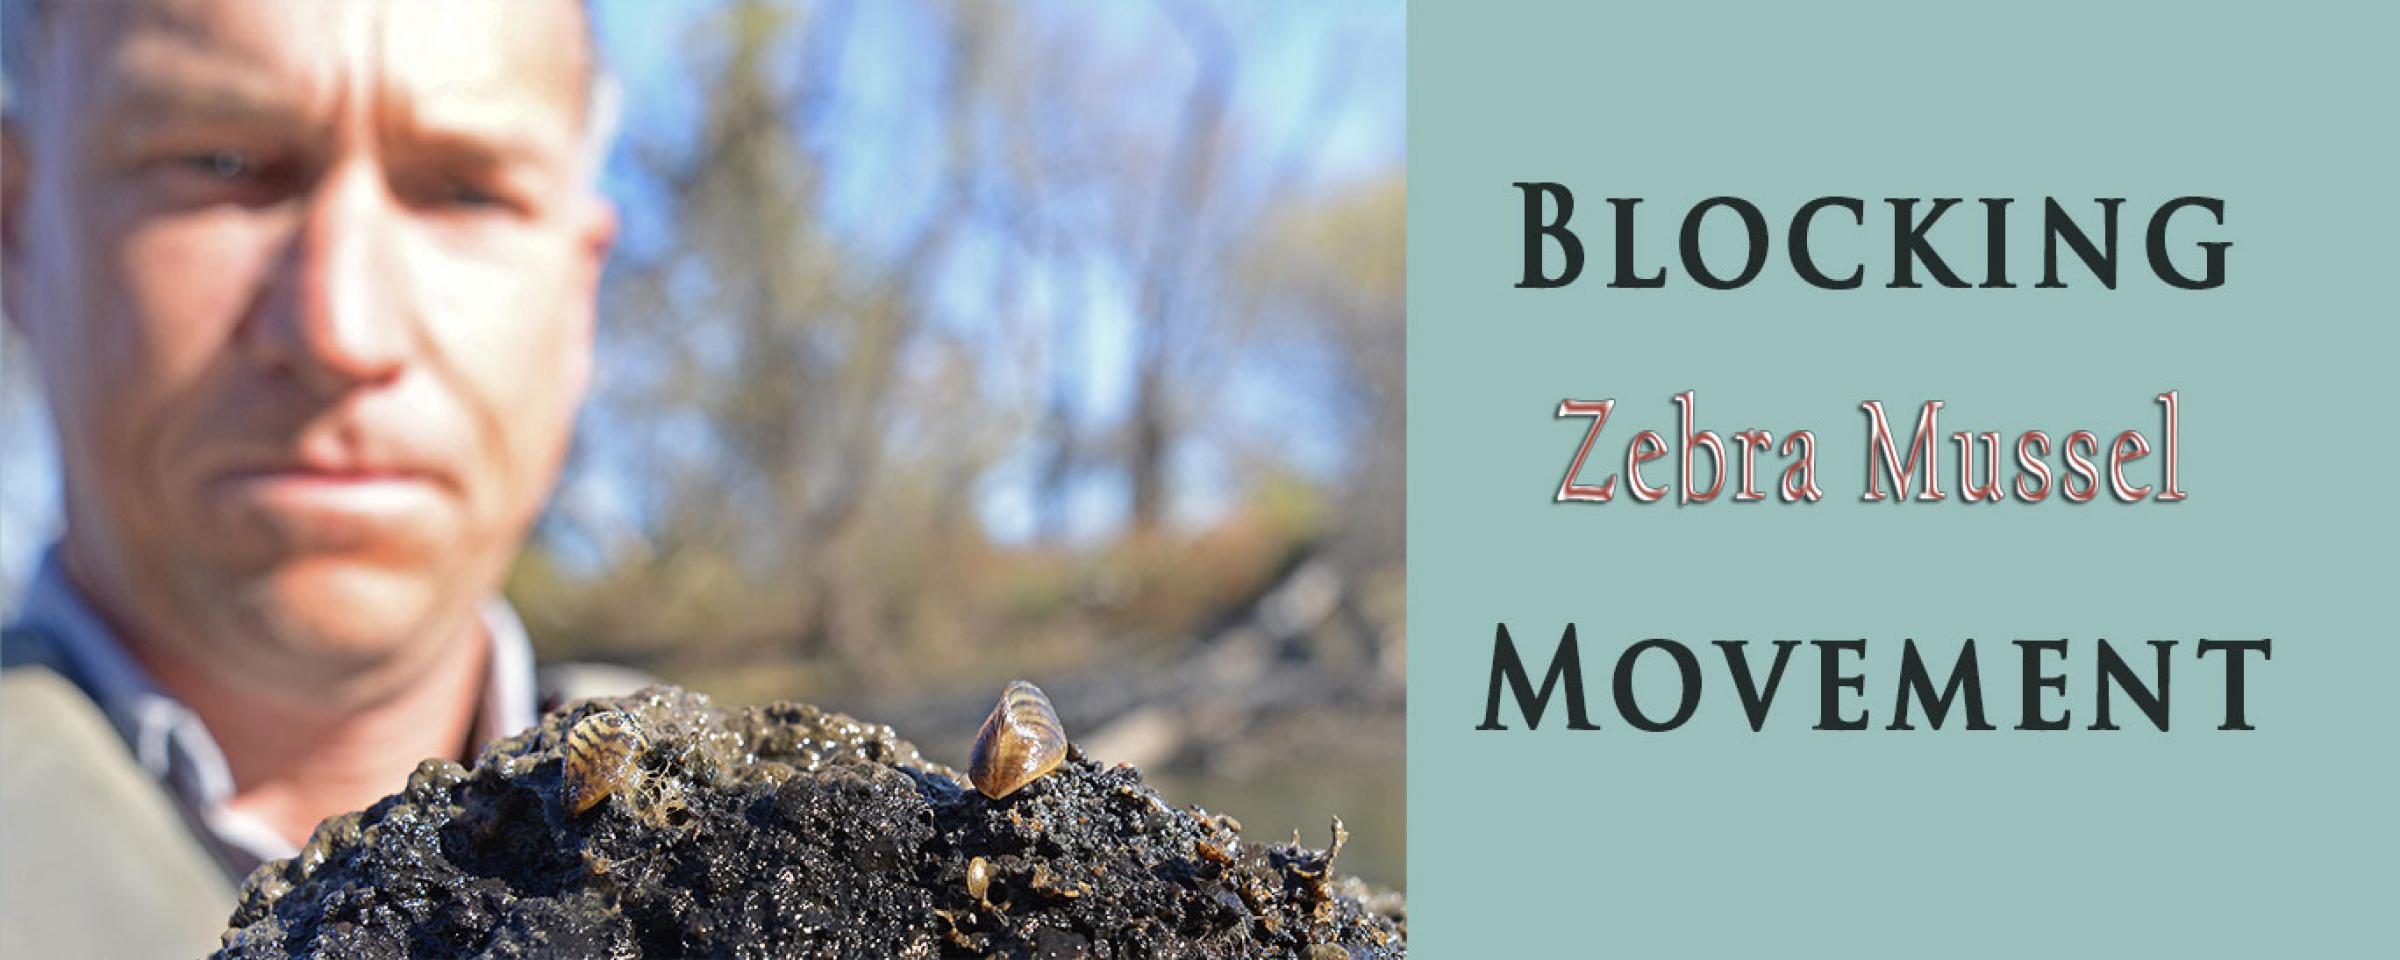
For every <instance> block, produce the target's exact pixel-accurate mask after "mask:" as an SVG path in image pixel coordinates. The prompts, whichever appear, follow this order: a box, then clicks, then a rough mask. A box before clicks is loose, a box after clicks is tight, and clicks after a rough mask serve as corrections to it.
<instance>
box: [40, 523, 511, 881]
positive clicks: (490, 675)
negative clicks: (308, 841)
mask: <svg viewBox="0 0 2400 960" xmlns="http://www.w3.org/2000/svg"><path fill="white" fill-rule="evenodd" d="M481 615H482V619H483V626H484V629H485V630H486V631H487V632H489V633H490V635H491V663H490V664H489V669H487V670H485V671H484V677H485V681H484V684H485V685H484V691H483V703H482V708H481V710H480V712H479V713H478V715H477V717H476V730H477V731H478V735H479V736H484V737H495V736H507V735H509V734H513V733H515V732H517V731H519V730H523V729H525V728H526V727H529V726H532V725H533V722H534V720H535V719H536V696H537V694H536V686H535V685H536V680H535V677H534V669H533V647H532V645H531V644H530V643H528V642H527V641H526V639H525V625H524V623H523V622H521V621H519V620H518V619H517V615H516V611H514V610H512V609H510V608H509V606H508V603H507V601H504V600H501V599H499V598H497V597H494V598H493V599H491V600H489V601H486V602H485V603H484V605H483V608H482V610H481ZM18 621H19V622H20V623H22V624H24V625H28V626H32V627H36V628H38V629H41V630H43V631H45V632H47V633H48V634H49V635H50V636H52V637H54V638H55V639H56V643H57V646H58V648H59V650H60V653H61V654H62V655H63V656H65V657H66V659H67V660H68V666H69V667H70V668H71V669H72V670H73V671H74V673H75V674H76V677H75V679H76V682H77V683H79V684H81V685H82V686H83V687H84V692H85V693H87V694H89V695H90V696H91V698H92V700H93V701H94V702H96V703H98V704H99V705H100V709H101V711H102V712H103V713H105V714H107V715H108V719H109V722H110V723H111V724H112V725H114V726H115V727H116V728H117V734H118V735H119V736H121V737H123V738H124V739H125V745H126V747H127V748H128V749H129V750H131V751H132V753H133V757H134V760H135V762H136V763H138V764H140V765H141V768H142V769H143V770H145V771H147V772H148V773H149V774H150V775H151V776H153V777H156V778H158V780H159V782H160V783H163V784H165V785H166V786H167V788H168V792H169V793H170V794H172V795H173V796H174V797H175V798H176V801H177V802H178V803H179V804H181V805H182V807H183V810H184V812H185V814H186V815H188V816H189V817H191V819H192V821H193V822H194V823H195V824H197V825H199V826H200V827H202V828H203V829H205V831H206V832H207V834H208V839H209V840H211V841H212V844H211V845H212V846H214V847H215V848H216V851H217V855H218V858H219V859H220V860H222V861H223V862H224V863H225V866H226V869H227V871H228V872H229V873H230V874H231V875H232V876H234V877H235V878H237V879H238V878H240V877H241V876H243V875H245V874H247V873H249V872H250V870H251V869H252V868H254V867H256V866H257V865H258V864H260V863H264V862H266V861H268V860H275V859H280V858H283V857H288V856H291V855H293V854H294V853H297V852H299V851H298V850H297V849H295V848H294V847H293V846H292V843H291V841H289V840H286V839H284V838H283V836H282V835H281V834H279V833H276V832H275V831H274V830H273V829H271V828H269V827H268V826H267V825H266V824H265V823H264V822H262V821H260V820H259V819H258V818H256V817H252V816H250V815H248V814H245V813H243V812H241V811H239V810H235V809H233V807H232V806H231V803H232V801H233V792H234V783H233V772H232V768H230V767H229V766H227V765H226V762H225V752H224V751H223V750H222V749H220V748H219V747H218V746H217V741H216V738H215V737H212V736H210V735H209V732H208V727H207V725H205V724H203V723H201V722H200V717H199V715H198V714H195V713H193V712H192V711H191V709H190V708H188V707H185V706H184V705H183V704H182V703H179V702H177V701H176V700H175V698H174V697H171V696H169V695H167V693H166V692H165V691H162V690H160V689H159V688H158V685H157V684H156V683H155V682H153V681H152V680H151V678H150V675H149V673H148V672H147V671H145V670H143V669H142V667H141V664H139V663H138V662H136V661H135V660H134V659H133V656H132V655H131V654H129V653H127V652H126V650H125V647H124V645H123V644H122V643H120V642H119V641H118V640H117V637H116V634H115V633H114V632H112V631H111V630H110V629H109V628H108V624H107V623H106V622H105V621H103V620H102V619H101V618H100V616H99V615H98V614H97V613H94V612H93V610H92V608H91V607H90V606H89V605H88V604H86V603H85V602H84V599H83V594H82V592H81V591H78V590H77V589H76V588H75V585H74V584H73V583H72V582H70V581H69V580H68V579H67V573H66V568H65V566H64V565H63V564H61V563H60V562H59V557H58V548H57V547H55V546H54V547H52V548H51V549H50V551H49V552H48V553H47V554H45V555H44V556H43V557H42V565H41V569H40V570H39V571H37V572H36V573H35V574H34V577H33V582H32V583H30V584H29V585H27V587H26V590H25V596H24V601H23V604H22V605H21V609H20V612H19V614H18ZM394 788H395V789H397V788H398V785H397V784H394Z"/></svg>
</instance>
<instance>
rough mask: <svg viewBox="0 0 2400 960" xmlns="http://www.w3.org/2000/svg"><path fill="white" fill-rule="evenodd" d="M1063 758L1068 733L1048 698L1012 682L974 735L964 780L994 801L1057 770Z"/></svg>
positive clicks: (1038, 690)
mask: <svg viewBox="0 0 2400 960" xmlns="http://www.w3.org/2000/svg"><path fill="white" fill-rule="evenodd" d="M1066 758H1067V730H1066V728H1065V727H1063V726H1061V725H1060V724H1059V722H1058V711H1057V710H1055V709H1052V708H1051V706H1050V698H1049V697H1047V696H1045V695H1043V693H1042V688H1040V687H1037V686H1034V685H1033V684H1031V683H1027V682H1025V681H1023V680H1011V681H1009V683H1008V687H1007V688H1006V689H1004V690H1002V691H1000V703H999V705H998V706H995V707H993V708H992V715H991V716H989V717H985V718H984V720H983V730H982V731H981V732H979V733H977V734H976V735H975V749H974V752H973V754H972V755H971V756H969V757H968V759H967V778H968V779H969V780H972V781H974V783H975V789H976V790H978V791H981V792H982V793H983V795H984V796H987V797H990V798H992V799H994V800H998V799H1000V798H1001V797H1005V796H1008V795H1009V794H1012V793H1015V792H1017V790H1019V789H1020V788H1022V787H1024V786H1025V785H1026V784H1028V783H1032V782H1033V781H1035V780H1038V779H1041V777H1042V776H1043V775H1044V774H1047V773H1049V772H1050V771H1052V770H1056V769H1058V765H1059V764H1060V763H1061V762H1064V761H1065V760H1066Z"/></svg>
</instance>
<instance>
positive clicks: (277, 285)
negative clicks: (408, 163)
mask: <svg viewBox="0 0 2400 960" xmlns="http://www.w3.org/2000/svg"><path fill="white" fill-rule="evenodd" d="M371 167H372V165H370V164H365V163H350V164H345V165H343V166H340V167H336V168H334V169H333V170H330V171H328V172H327V174H326V175H325V176H324V177H323V178H321V179H319V180H318V181H317V182H316V183H315V184H313V185H312V189H311V190H310V191H309V192H308V193H306V194H303V195H301V196H300V197H298V198H296V199H297V200H298V202H300V203H301V204H302V207H301V211H300V218H299V222H298V225H297V227H296V229H295V230H294V231H293V234H292V238H291V241H290V245H289V248H288V249H287V250H286V252H285V255H284V259H283V261H282V262H281V263H279V264H277V265H276V275H275V276H274V278H273V279H272V280H271V281H270V283H271V288H270V289H269V290H268V291H266V297H265V300H264V302H263V303H262V304H261V305H260V306H261V310H260V312H259V315H258V316H257V318H256V321H257V322H256V325H255V329H254V330H253V331H252V338H253V340H254V341H255V346H256V347H257V349H258V352H259V355H260V359H262V360H263V361H264V362H265V363H266V364H267V365H269V366H270V367H277V368H284V369H288V370H289V371H290V372H291V373H292V374H293V375H294V376H296V377H298V378H299V379H300V380H301V381H302V382H303V383H305V384H308V385H309V386H310V387H312V388H314V389H316V390H317V391H319V392H323V393H338V392H340V391H342V390H346V389H349V388H351V387H353V386H356V385H359V384H362V383H373V382H378V381H383V380H389V379H391V378H392V377H394V376H396V375H398V374H399V372H400V370H401V368H402V367H403V366H405V365H406V363H407V360H408V356H409V352H410V350H411V349H412V345H411V338H412V337H413V336H414V333H413V331H412V330H411V329H410V313H409V309H410V308H409V304H408V302H407V299H406V298H407V287H406V284H404V283H402V282H400V280H401V278H400V276H399V271H400V270H401V268H402V264H400V263H399V262H398V261H397V259H396V258H395V256H394V249H393V245H392V243H391V236H392V228H393V221H394V219H395V214H396V213H397V211H396V209H395V207H394V201H393V198H392V196H391V194H390V193H389V192H388V191H386V190H385V188H384V184H383V181H382V178H381V177H380V176H378V175H376V173H375V171H374V170H373V169H372V168H371Z"/></svg>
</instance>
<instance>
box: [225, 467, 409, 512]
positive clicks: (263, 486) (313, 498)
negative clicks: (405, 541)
mask: <svg viewBox="0 0 2400 960" xmlns="http://www.w3.org/2000/svg"><path fill="white" fill-rule="evenodd" d="M218 483H219V485H220V486H219V489H220V491H221V492H222V494H223V495H224V496H225V497H226V498H227V499H228V500H229V501H230V502H231V504H232V505H235V506H236V507H237V508H239V509H244V510H252V509H255V510H260V511H263V512H266V513H268V514H272V515H275V516H278V517H282V518H287V519H300V520H305V519H307V518H312V517H323V518H326V519H333V520H372V519H376V518H392V517H397V516H399V515H402V514H406V513H410V512H412V511H416V510H422V509H425V508H426V507H428V506H431V505H433V503H434V501H435V500H436V499H437V498H439V497H440V496H441V494H442V485H441V484H440V483H439V482H437V481H436V479H435V478H434V477H433V476H431V475H429V474H426V473H423V472H419V471H412V470H380V469H322V468H315V467H307V466H299V465H290V466H276V467H263V468H255V469H245V470H236V471H233V472H230V473H227V474H225V475H223V476H222V477H221V478H220V479H219V481H218Z"/></svg>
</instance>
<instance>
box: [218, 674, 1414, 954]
mask: <svg viewBox="0 0 2400 960" xmlns="http://www.w3.org/2000/svg"><path fill="white" fill-rule="evenodd" d="M607 710H621V711H624V712H626V713H628V714H630V715H631V716H632V717H633V719H634V721H635V722H636V724H637V725H638V727H639V729H640V731H641V733H642V736H641V738H640V739H641V742H640V744H639V745H638V747H637V749H636V751H635V753H634V756H633V762H632V763H630V764H626V765H624V766H623V767H622V768H621V770H620V768H614V767H612V768H608V769H609V770H610V771H611V772H612V773H614V775H613V776H610V777H609V778H607V781H606V782H607V783H609V784H610V785H612V786H613V788H614V789H612V790H610V791H609V792H608V793H607V795H606V796H605V798H604V799H602V800H600V801H599V802H597V803H595V804H593V805H592V806H591V807H590V808H589V809H587V810H585V811H584V812H582V813H580V814H570V813H569V812H568V807H567V806H566V805H565V804H564V803H562V801H561V797H560V793H561V786H562V779H561V777H562V759H561V753H562V748H563V745H564V743H565V741H566V739H567V737H566V734H567V731H568V730H569V729H570V728H571V727H572V726H573V725H574V724H575V723H576V722H578V721H580V720H582V719H583V718H585V717H587V716H590V715H592V714H595V713H599V712H602V711H607ZM1239 829H1240V828H1239V825H1238V824H1235V823H1233V822H1232V821H1230V820H1228V819H1226V818H1222V817H1212V816H1210V815H1208V814H1206V813H1205V812H1201V811H1198V810H1197V809H1196V808H1187V809H1183V810H1178V809H1175V808H1174V807H1172V806H1170V805H1169V804H1168V803H1167V802H1165V801H1164V800H1162V799H1161V798H1160V797H1159V796H1158V795H1157V794H1156V793H1155V792H1153V791H1152V790H1151V789H1150V788H1149V786H1147V785H1146V784H1144V783H1143V781H1142V777H1141V774H1140V773H1139V772H1138V771H1136V770H1134V769H1133V768H1130V767H1123V766H1119V767H1113V768H1110V767H1102V766H1100V765H1099V764H1096V763H1093V762H1091V761H1090V760H1088V759H1086V758H1084V757H1083V756H1082V755H1081V753H1080V752H1079V751H1077V752H1074V753H1072V754H1071V755H1070V756H1069V758H1068V759H1067V761H1066V763H1065V764H1064V765H1063V766H1061V767H1060V768H1058V769H1057V770H1056V771H1054V772H1052V773H1050V774H1049V775H1048V776H1045V777H1043V778H1041V779H1039V780H1036V781H1034V782H1033V783H1032V784H1030V785H1028V786H1026V787H1024V788H1023V789H1021V790H1018V791H1017V792H1015V793H1013V794H1010V795H1009V796H1007V797H1006V798H1004V799H1001V800H991V799H988V798H986V797H984V796H983V795H982V794H980V793H977V792H976V791H975V790H974V789H973V788H971V787H969V786H967V784H966V783H965V781H964V779H963V778H961V777H960V776H958V775H957V774H955V773H954V772H952V771H950V770H949V769H947V768H944V767H941V766H938V765H935V764H931V763H928V762H926V761H925V760H924V759H923V758H922V757H920V756H918V754H917V750H916V748H915V747H913V746H911V745H909V744H908V743H906V742H905V741H902V740H900V739H898V738H897V737H896V736H894V735H893V733H892V731H891V729H890V728H888V727H883V726H879V725H872V724H863V723H859V722H857V721H854V720H851V719H850V718H848V717H844V716H841V715H838V714H829V713H825V712H822V711H819V710H817V709H816V708H814V707H807V706H799V705H793V704H777V705H773V706H767V707H759V708H751V709H744V710H734V711H725V710H719V709H718V708H716V707H714V706H713V705H711V704H710V703H709V701H708V700H707V698H705V697H702V696H699V695H696V694H689V693H684V692H682V691H678V690H672V689H667V688H653V689H652V690H648V691H645V692H644V693H643V694H641V695H637V696H634V697H626V698H621V699H616V700H603V701H593V702H589V703H585V704H581V705H578V706H576V707H574V708H571V709H569V710H564V711H561V712H559V713H556V714H553V715H551V716H550V717H549V718H548V719H547V720H545V721H544V722H543V723H542V724H541V725H540V726H537V727H535V728H533V729H531V730H528V731H526V732H525V733H524V734H521V735H519V736H517V737H513V738H510V739H508V740H504V741H501V742H499V743H496V744H494V745H493V746H492V747H491V748H490V749H488V750H486V751H485V752H484V754H483V756H482V757H481V758H479V759H478V760H477V762H476V765H475V767H474V769H472V770H467V769H463V768H461V767H459V766H458V765H457V764H454V763H448V762H445V761H438V760H435V761H427V762H426V763H425V765H424V766H422V767H420V768H419V769H418V771H417V773H416V775H415V776H413V777H412V778H410V781H409V786H408V789H407V790H405V791H403V792H402V793H400V794H397V795H394V796H391V797H387V798H385V799H384V800H383V801H382V802H380V803H377V804H376V805H375V806H373V807H371V808H369V809H367V810H366V811H364V812H361V813H357V814H351V815H348V816H344V817H340V818H336V819H333V820H329V821H327V822H326V823H325V824H324V825H323V826H321V827H319V828H318V830H317V833H316V836H315V837H313V838H312V839H311V840H310V841H309V843H308V845H307V847H306V848H305V849H304V850H302V851H301V854H300V855H299V856H297V857H295V858H293V859H291V860H286V861H278V862H276V863H270V864H267V865H266V866H263V867H260V868H259V870H258V871H257V872H256V873H253V874H252V875H251V876H250V878H249V880H248V881H247V882H246V883H245V884H244V885H243V890H242V899H241V905H240V906H239V907H237V908H236V909H235V911H234V914H233V918H232V921H231V929H230V930H228V931H227V933H226V935H225V945H224V947H223V949H222V950H220V951H219V952H218V954H217V956H218V957H220V958H264V957H345V958H347V957H357V958H379V957H404V956H406V957H469V956H472V957H558V956H566V957H962V956H1000V957H1121V958H1134V957H1301V958H1306V960H1336V958H1370V957H1397V956H1402V955H1404V954H1405V952H1406V944H1405V942H1404V940H1405V936H1406V932H1405V920H1404V919H1403V916H1402V908H1401V906H1400V902H1399V899H1398V898H1397V897H1396V896H1391V895H1380V894H1374V893H1371V892H1370V891H1369V890H1368V889H1367V888H1366V887H1365V886H1364V885H1363V884H1361V883H1359V882H1358V881H1357V880H1355V879H1350V878H1337V877H1336V876H1335V875H1334V873H1333V865H1334V860H1335V854H1336V853H1338V849H1339V841H1338V839H1337V840H1335V841H1334V844H1333V848H1332V851H1330V852H1329V851H1328V850H1319V849H1313V848H1309V847H1305V846H1302V845H1300V844H1298V843H1297V842H1292V843H1272V844H1270V843H1255V842H1250V841H1246V840H1244V839H1242V838H1241V836H1240V834H1239V832H1238V831H1239ZM1336 830H1337V831H1338V827H1337V828H1336Z"/></svg>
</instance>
